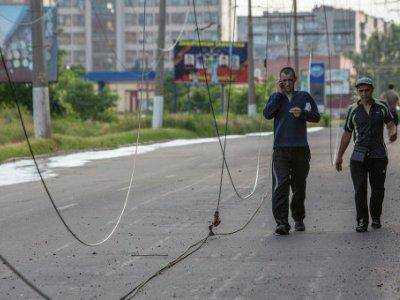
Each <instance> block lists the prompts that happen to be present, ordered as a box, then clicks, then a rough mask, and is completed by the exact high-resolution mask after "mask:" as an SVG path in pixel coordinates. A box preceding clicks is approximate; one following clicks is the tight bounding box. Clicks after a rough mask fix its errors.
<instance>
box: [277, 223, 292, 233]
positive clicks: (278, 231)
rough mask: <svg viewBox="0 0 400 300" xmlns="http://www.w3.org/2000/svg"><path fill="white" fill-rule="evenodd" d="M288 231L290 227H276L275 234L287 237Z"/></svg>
mask: <svg viewBox="0 0 400 300" xmlns="http://www.w3.org/2000/svg"><path fill="white" fill-rule="evenodd" d="M289 231H290V227H289V226H287V225H282V224H281V225H278V226H276V229H275V233H276V234H278V235H288V234H289Z"/></svg>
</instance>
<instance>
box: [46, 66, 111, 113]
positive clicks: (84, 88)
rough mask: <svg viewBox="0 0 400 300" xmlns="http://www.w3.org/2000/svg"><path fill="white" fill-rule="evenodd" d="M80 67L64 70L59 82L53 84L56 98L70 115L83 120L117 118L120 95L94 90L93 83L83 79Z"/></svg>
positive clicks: (105, 90) (53, 92)
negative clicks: (116, 110) (115, 108)
mask: <svg viewBox="0 0 400 300" xmlns="http://www.w3.org/2000/svg"><path fill="white" fill-rule="evenodd" d="M82 74H83V71H82V70H81V69H80V68H71V69H70V70H64V71H63V72H62V73H61V74H60V76H59V81H58V82H57V84H55V85H54V86H52V94H53V97H54V100H55V101H57V102H58V103H59V104H60V105H61V106H62V107H63V108H64V110H65V112H66V114H68V115H75V116H77V117H79V118H81V119H83V120H100V121H111V120H113V119H115V112H114V111H113V108H114V107H115V105H116V102H117V99H118V96H117V95H116V94H113V93H111V92H110V91H109V90H108V89H104V91H103V92H102V93H97V92H95V91H94V88H93V84H92V83H90V82H87V81H85V80H83V79H82V77H81V76H82Z"/></svg>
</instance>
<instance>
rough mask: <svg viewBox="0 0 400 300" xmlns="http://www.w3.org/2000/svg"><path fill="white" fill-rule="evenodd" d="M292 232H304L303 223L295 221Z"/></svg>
mask: <svg viewBox="0 0 400 300" xmlns="http://www.w3.org/2000/svg"><path fill="white" fill-rule="evenodd" d="M294 230H296V231H304V230H306V226H304V222H303V221H298V222H297V221H295V222H294Z"/></svg>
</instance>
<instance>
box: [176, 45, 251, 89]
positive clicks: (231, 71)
mask: <svg viewBox="0 0 400 300" xmlns="http://www.w3.org/2000/svg"><path fill="white" fill-rule="evenodd" d="M201 45H202V47H201V48H200V47H199V45H198V42H196V41H192V40H182V41H180V42H178V43H177V44H176V46H175V48H174V81H175V82H190V83H204V82H205V79H206V78H207V81H208V82H209V83H212V84H225V83H229V81H231V82H232V83H247V77H248V71H247V70H248V62H247V44H246V43H244V42H235V43H232V44H231V43H230V42H221V41H202V43H201ZM229 58H231V59H230V61H229ZM203 59H204V65H205V69H206V70H205V71H204V68H203ZM205 76H207V77H205ZM230 79H231V80H230Z"/></svg>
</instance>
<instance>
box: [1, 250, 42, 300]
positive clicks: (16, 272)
mask: <svg viewBox="0 0 400 300" xmlns="http://www.w3.org/2000/svg"><path fill="white" fill-rule="evenodd" d="M0 260H1V262H2V263H3V264H4V265H5V266H6V267H7V268H9V269H10V270H11V272H13V273H14V274H15V275H16V276H18V278H19V279H21V280H22V281H23V282H24V283H25V284H26V285H27V286H29V287H30V288H31V289H32V290H33V291H35V292H36V293H37V294H38V295H39V296H41V297H42V298H43V299H47V300H50V297H49V296H47V295H46V294H45V293H44V292H43V291H41V290H40V289H39V288H38V287H37V286H35V285H34V284H33V283H32V282H31V281H30V280H29V279H27V278H26V277H25V276H24V275H22V273H21V272H19V271H18V270H17V269H16V268H15V267H14V266H13V265H12V264H11V263H10V262H9V261H8V260H7V259H6V258H5V257H4V256H3V255H1V254H0Z"/></svg>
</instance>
